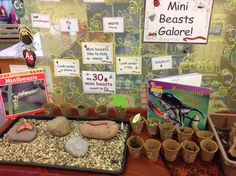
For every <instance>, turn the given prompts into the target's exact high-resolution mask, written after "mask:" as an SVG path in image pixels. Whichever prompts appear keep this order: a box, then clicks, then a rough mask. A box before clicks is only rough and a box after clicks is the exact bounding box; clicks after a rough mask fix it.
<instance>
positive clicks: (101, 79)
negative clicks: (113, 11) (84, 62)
mask: <svg viewBox="0 0 236 176" xmlns="http://www.w3.org/2000/svg"><path fill="white" fill-rule="evenodd" d="M82 77H83V90H84V93H106V94H113V93H115V92H116V86H115V85H116V75H115V72H97V71H82Z"/></svg>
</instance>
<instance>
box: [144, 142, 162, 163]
mask: <svg viewBox="0 0 236 176" xmlns="http://www.w3.org/2000/svg"><path fill="white" fill-rule="evenodd" d="M144 148H145V152H146V155H147V158H148V159H149V160H151V161H154V162H155V161H157V160H158V158H159V154H160V149H161V142H160V141H158V140H156V139H147V140H146V141H145V142H144Z"/></svg>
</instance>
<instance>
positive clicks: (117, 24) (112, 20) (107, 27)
mask: <svg viewBox="0 0 236 176" xmlns="http://www.w3.org/2000/svg"><path fill="white" fill-rule="evenodd" d="M103 32H113V33H122V32H124V18H123V17H104V18H103Z"/></svg>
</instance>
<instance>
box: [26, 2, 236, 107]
mask: <svg viewBox="0 0 236 176" xmlns="http://www.w3.org/2000/svg"><path fill="white" fill-rule="evenodd" d="M25 6H26V12H27V18H26V19H25V23H26V24H27V25H28V26H29V27H30V28H32V26H31V23H30V16H31V14H32V13H33V14H48V15H50V23H51V26H50V29H40V28H32V30H33V32H40V36H41V41H42V47H43V51H44V57H42V58H40V59H38V61H37V67H40V66H45V65H47V66H50V69H51V72H52V78H53V88H54V91H53V94H52V97H53V100H54V101H55V102H56V103H61V102H62V101H70V102H73V103H75V104H76V103H79V102H83V101H86V102H87V103H89V104H91V105H96V104H111V102H112V95H111V94H84V93H83V87H82V85H83V84H82V77H81V75H82V74H81V72H82V71H106V72H115V71H116V65H115V63H116V62H115V60H116V57H140V58H141V59H142V74H138V75H131V74H127V75H116V93H118V94H125V95H126V97H127V99H128V102H129V106H131V107H141V106H142V105H144V104H145V96H144V95H143V94H142V93H143V92H144V89H145V85H146V84H147V81H148V80H149V79H152V78H158V77H164V76H169V75H175V74H182V73H189V72H199V73H202V74H203V86H209V87H211V88H212V90H213V91H212V96H211V101H210V111H219V110H223V109H233V108H235V107H236V106H235V105H236V83H235V75H236V74H235V72H236V70H235V68H234V67H233V66H232V65H231V63H232V61H230V58H232V57H231V55H232V54H231V53H232V52H233V51H234V48H235V39H236V38H235V35H233V34H235V31H236V28H235V23H236V20H235V19H236V18H234V20H231V21H229V20H227V18H228V16H229V15H231V13H232V12H234V11H235V6H236V3H235V2H234V1H232V0H231V1H230V0H229V1H225V2H224V1H222V0H215V1H214V6H213V12H212V20H211V27H210V33H209V40H208V44H206V45H205V44H173V43H171V44H170V43H143V42H142V37H143V36H142V35H143V20H144V1H143V0H129V1H128V0H113V1H112V0H106V1H105V3H84V2H83V0H60V1H59V2H45V1H40V0H25ZM103 17H123V18H124V31H123V32H121V33H103ZM61 18H76V19H78V24H79V31H78V32H60V26H59V24H60V23H59V21H60V19H61ZM27 19H28V20H27ZM228 34H231V35H228ZM226 36H227V38H226ZM228 41H231V42H228ZM82 42H112V43H113V45H114V60H113V64H106V65H104V64H83V61H82V51H81V43H82ZM161 56H172V62H173V68H171V69H161V70H152V58H153V57H161ZM53 59H75V60H78V61H79V67H80V68H79V70H80V76H79V77H66V76H55V74H54V66H53ZM142 97H144V100H143V98H142Z"/></svg>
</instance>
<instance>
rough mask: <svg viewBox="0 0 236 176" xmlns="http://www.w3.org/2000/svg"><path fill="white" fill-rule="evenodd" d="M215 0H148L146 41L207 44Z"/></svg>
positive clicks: (146, 8) (145, 27) (145, 23)
mask: <svg viewBox="0 0 236 176" xmlns="http://www.w3.org/2000/svg"><path fill="white" fill-rule="evenodd" d="M212 6H213V0H188V1H186V0H178V1H176V0H145V18H144V36H143V40H144V42H165V43H166V42H169V43H170V42H173V43H207V40H208V31H209V25H210V20H211V11H212Z"/></svg>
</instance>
